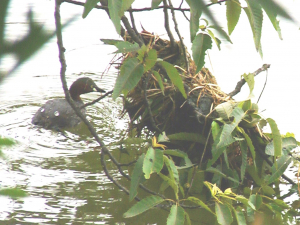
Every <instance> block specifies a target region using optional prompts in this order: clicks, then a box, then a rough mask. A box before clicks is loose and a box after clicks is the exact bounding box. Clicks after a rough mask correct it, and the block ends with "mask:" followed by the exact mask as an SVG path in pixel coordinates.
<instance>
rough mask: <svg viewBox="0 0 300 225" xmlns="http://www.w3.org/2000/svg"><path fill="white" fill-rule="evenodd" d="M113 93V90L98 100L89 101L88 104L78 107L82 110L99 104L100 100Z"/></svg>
mask: <svg viewBox="0 0 300 225" xmlns="http://www.w3.org/2000/svg"><path fill="white" fill-rule="evenodd" d="M111 93H113V90H111V91H109V92H106V93H105V94H104V95H102V96H100V97H99V98H97V99H95V100H94V101H91V102H89V103H86V104H84V105H83V106H81V107H80V109H83V108H85V107H87V106H90V105H94V104H95V103H96V102H99V101H100V100H101V99H103V98H105V97H106V96H107V95H109V94H111Z"/></svg>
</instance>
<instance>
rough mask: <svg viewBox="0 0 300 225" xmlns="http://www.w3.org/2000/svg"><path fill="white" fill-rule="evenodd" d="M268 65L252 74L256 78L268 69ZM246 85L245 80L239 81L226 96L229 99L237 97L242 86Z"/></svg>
mask: <svg viewBox="0 0 300 225" xmlns="http://www.w3.org/2000/svg"><path fill="white" fill-rule="evenodd" d="M270 66H271V65H270V64H264V65H263V66H262V67H261V68H259V69H258V70H256V71H255V72H254V73H253V74H254V76H257V75H258V74H259V73H261V72H263V71H266V70H267V69H269V68H270ZM245 83H246V81H245V79H244V78H243V79H241V80H240V81H239V82H238V83H237V84H236V86H235V89H234V90H233V91H232V92H230V93H229V94H228V95H229V96H230V97H233V96H235V95H237V94H238V93H240V91H241V89H242V87H243V86H244V84H245Z"/></svg>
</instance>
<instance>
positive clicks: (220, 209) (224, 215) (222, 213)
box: [215, 202, 233, 225]
mask: <svg viewBox="0 0 300 225" xmlns="http://www.w3.org/2000/svg"><path fill="white" fill-rule="evenodd" d="M215 211H216V215H217V220H218V223H219V224H221V225H230V224H231V223H232V222H233V218H232V215H231V212H230V209H229V207H228V206H227V205H225V204H221V203H218V202H216V203H215Z"/></svg>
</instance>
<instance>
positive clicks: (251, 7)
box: [244, 0, 263, 51]
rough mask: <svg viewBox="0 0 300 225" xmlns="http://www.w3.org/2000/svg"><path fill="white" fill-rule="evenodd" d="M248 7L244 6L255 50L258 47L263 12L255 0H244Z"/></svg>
mask: <svg viewBox="0 0 300 225" xmlns="http://www.w3.org/2000/svg"><path fill="white" fill-rule="evenodd" d="M246 2H247V5H248V7H246V8H244V10H245V12H246V14H247V16H248V20H249V23H250V26H251V29H252V33H253V38H254V43H255V47H256V50H257V51H259V49H260V47H261V46H260V45H261V43H260V39H261V29H262V21H263V13H262V9H261V6H260V5H259V4H258V3H257V2H255V0H246Z"/></svg>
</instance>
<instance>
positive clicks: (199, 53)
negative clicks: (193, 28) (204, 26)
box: [192, 33, 212, 73]
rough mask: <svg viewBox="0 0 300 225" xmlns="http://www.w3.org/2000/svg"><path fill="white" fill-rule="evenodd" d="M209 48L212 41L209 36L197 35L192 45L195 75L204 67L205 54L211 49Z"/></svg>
mask: <svg viewBox="0 0 300 225" xmlns="http://www.w3.org/2000/svg"><path fill="white" fill-rule="evenodd" d="M211 47H212V41H211V37H210V36H209V35H207V34H202V33H200V34H197V36H196V37H195V39H194V41H193V45H192V53H193V59H194V61H195V63H196V65H197V70H196V73H198V72H199V71H200V70H201V69H202V67H203V66H204V63H205V62H204V58H205V55H206V54H205V52H206V50H207V49H211Z"/></svg>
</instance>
